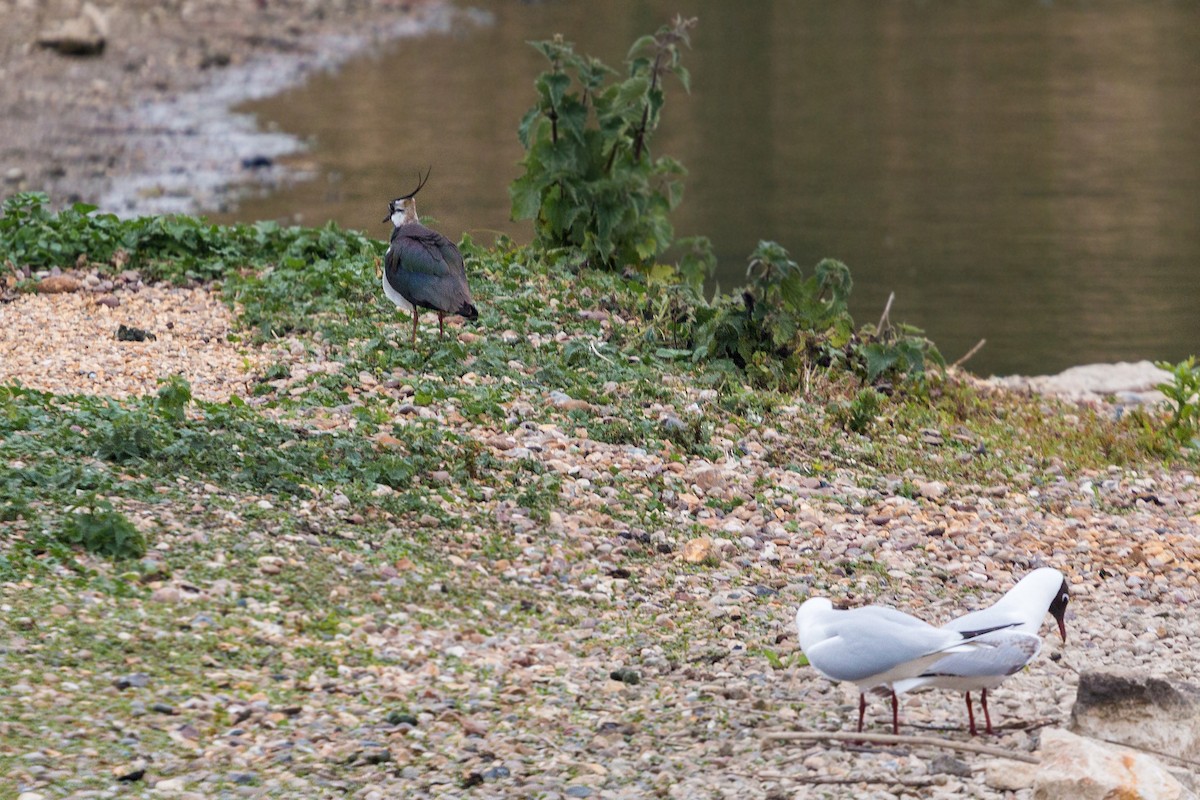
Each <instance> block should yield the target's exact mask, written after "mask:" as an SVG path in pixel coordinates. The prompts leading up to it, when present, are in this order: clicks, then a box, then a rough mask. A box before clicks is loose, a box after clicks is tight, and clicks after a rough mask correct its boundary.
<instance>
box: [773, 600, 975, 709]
mask: <svg viewBox="0 0 1200 800" xmlns="http://www.w3.org/2000/svg"><path fill="white" fill-rule="evenodd" d="M796 628H797V630H798V632H799V634H800V649H801V650H803V651H804V655H805V656H806V657H807V658H808V663H809V664H811V665H812V667H813V668H814V669H815V670H817V672H819V673H821V674H822V675H824V676H825V677H826V678H829V679H830V680H835V681H851V682H853V683H855V684H856V685H857V686H858V687H859V690H860V691H864V692H865V691H868V690H870V689H873V688H874V687H876V686H891V685H892V684H893V683H894V682H895V681H899V680H902V679H905V678H914V677H916V676H918V675H920V674H921V673H922V672H924V671H925V668H926V667H928V666H930V665H931V664H933V663H934V662H936V661H938V660H939V659H942V658H944V657H945V656H946V655H947V654H948V653H958V652H964V651H970V650H974V649H975V647H976V646H975V645H973V644H971V643H969V642H967V641H965V640H964V639H963V636H962V634H961V633H959V632H957V631H950V630H943V629H941V628H935V627H933V626H932V625H930V624H928V623H926V622H923V621H921V620H919V619H917V618H916V617H914V616H912V615H910V614H905V613H904V612H902V611H897V610H896V609H894V608H885V607H883V606H863V607H862V608H852V609H848V610H839V609H835V608H834V607H833V603H831V602H830V601H829V599H828V598H824V597H814V598H812V599H810V600H807V601H805V603H804V604H803V605H802V606H800V610H799V611H797V612H796Z"/></svg>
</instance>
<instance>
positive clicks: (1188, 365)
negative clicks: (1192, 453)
mask: <svg viewBox="0 0 1200 800" xmlns="http://www.w3.org/2000/svg"><path fill="white" fill-rule="evenodd" d="M1155 366H1157V367H1158V368H1159V369H1165V370H1167V371H1168V372H1170V373H1171V381H1170V382H1166V381H1164V382H1163V383H1160V384H1158V386H1157V387H1155V388H1157V389H1158V390H1159V391H1160V392H1162V393H1163V394H1164V395H1166V398H1167V405H1168V407H1169V409H1170V413H1171V416H1170V419H1168V420H1167V425H1166V431H1165V433H1166V435H1167V436H1170V437H1171V438H1172V439H1174V440H1175V441H1177V442H1179V443H1180V444H1181V445H1187V446H1191V447H1197V448H1200V366H1198V365H1197V364H1196V357H1195V356H1191V357H1190V358H1188V359H1187V360H1186V361H1181V362H1179V363H1178V364H1171V363H1168V362H1166V361H1159V362H1156V364H1155Z"/></svg>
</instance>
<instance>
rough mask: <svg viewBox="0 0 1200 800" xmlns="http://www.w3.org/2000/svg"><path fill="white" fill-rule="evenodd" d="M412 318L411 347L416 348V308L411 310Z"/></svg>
mask: <svg viewBox="0 0 1200 800" xmlns="http://www.w3.org/2000/svg"><path fill="white" fill-rule="evenodd" d="M412 318H413V332H412V346H413V347H416V346H417V309H416V308H413V310H412Z"/></svg>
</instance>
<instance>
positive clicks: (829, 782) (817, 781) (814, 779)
mask: <svg viewBox="0 0 1200 800" xmlns="http://www.w3.org/2000/svg"><path fill="white" fill-rule="evenodd" d="M738 774H740V773H738ZM741 777H743V778H758V779H759V780H764V781H783V780H788V781H794V782H796V783H807V784H813V785H817V786H853V785H854V784H856V783H886V784H888V785H889V786H905V787H908V788H911V789H923V788H926V787H929V786H937V785H939V783H938V779H937V778H897V777H896V776H895V775H880V776H877V777H872V776H870V775H860V776H858V777H849V778H833V777H830V776H827V775H812V776H809V775H785V774H784V773H782V772H757V773H755V774H753V775H742V776H741Z"/></svg>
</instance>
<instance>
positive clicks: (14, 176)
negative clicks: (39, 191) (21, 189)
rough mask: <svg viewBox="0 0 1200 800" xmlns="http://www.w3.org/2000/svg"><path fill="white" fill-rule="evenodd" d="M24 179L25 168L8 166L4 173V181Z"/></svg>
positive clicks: (17, 181)
mask: <svg viewBox="0 0 1200 800" xmlns="http://www.w3.org/2000/svg"><path fill="white" fill-rule="evenodd" d="M23 180H25V170H23V169H21V168H20V167H10V168H9V169H8V170H6V171H5V173H4V182H5V183H20V182H21V181H23Z"/></svg>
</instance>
